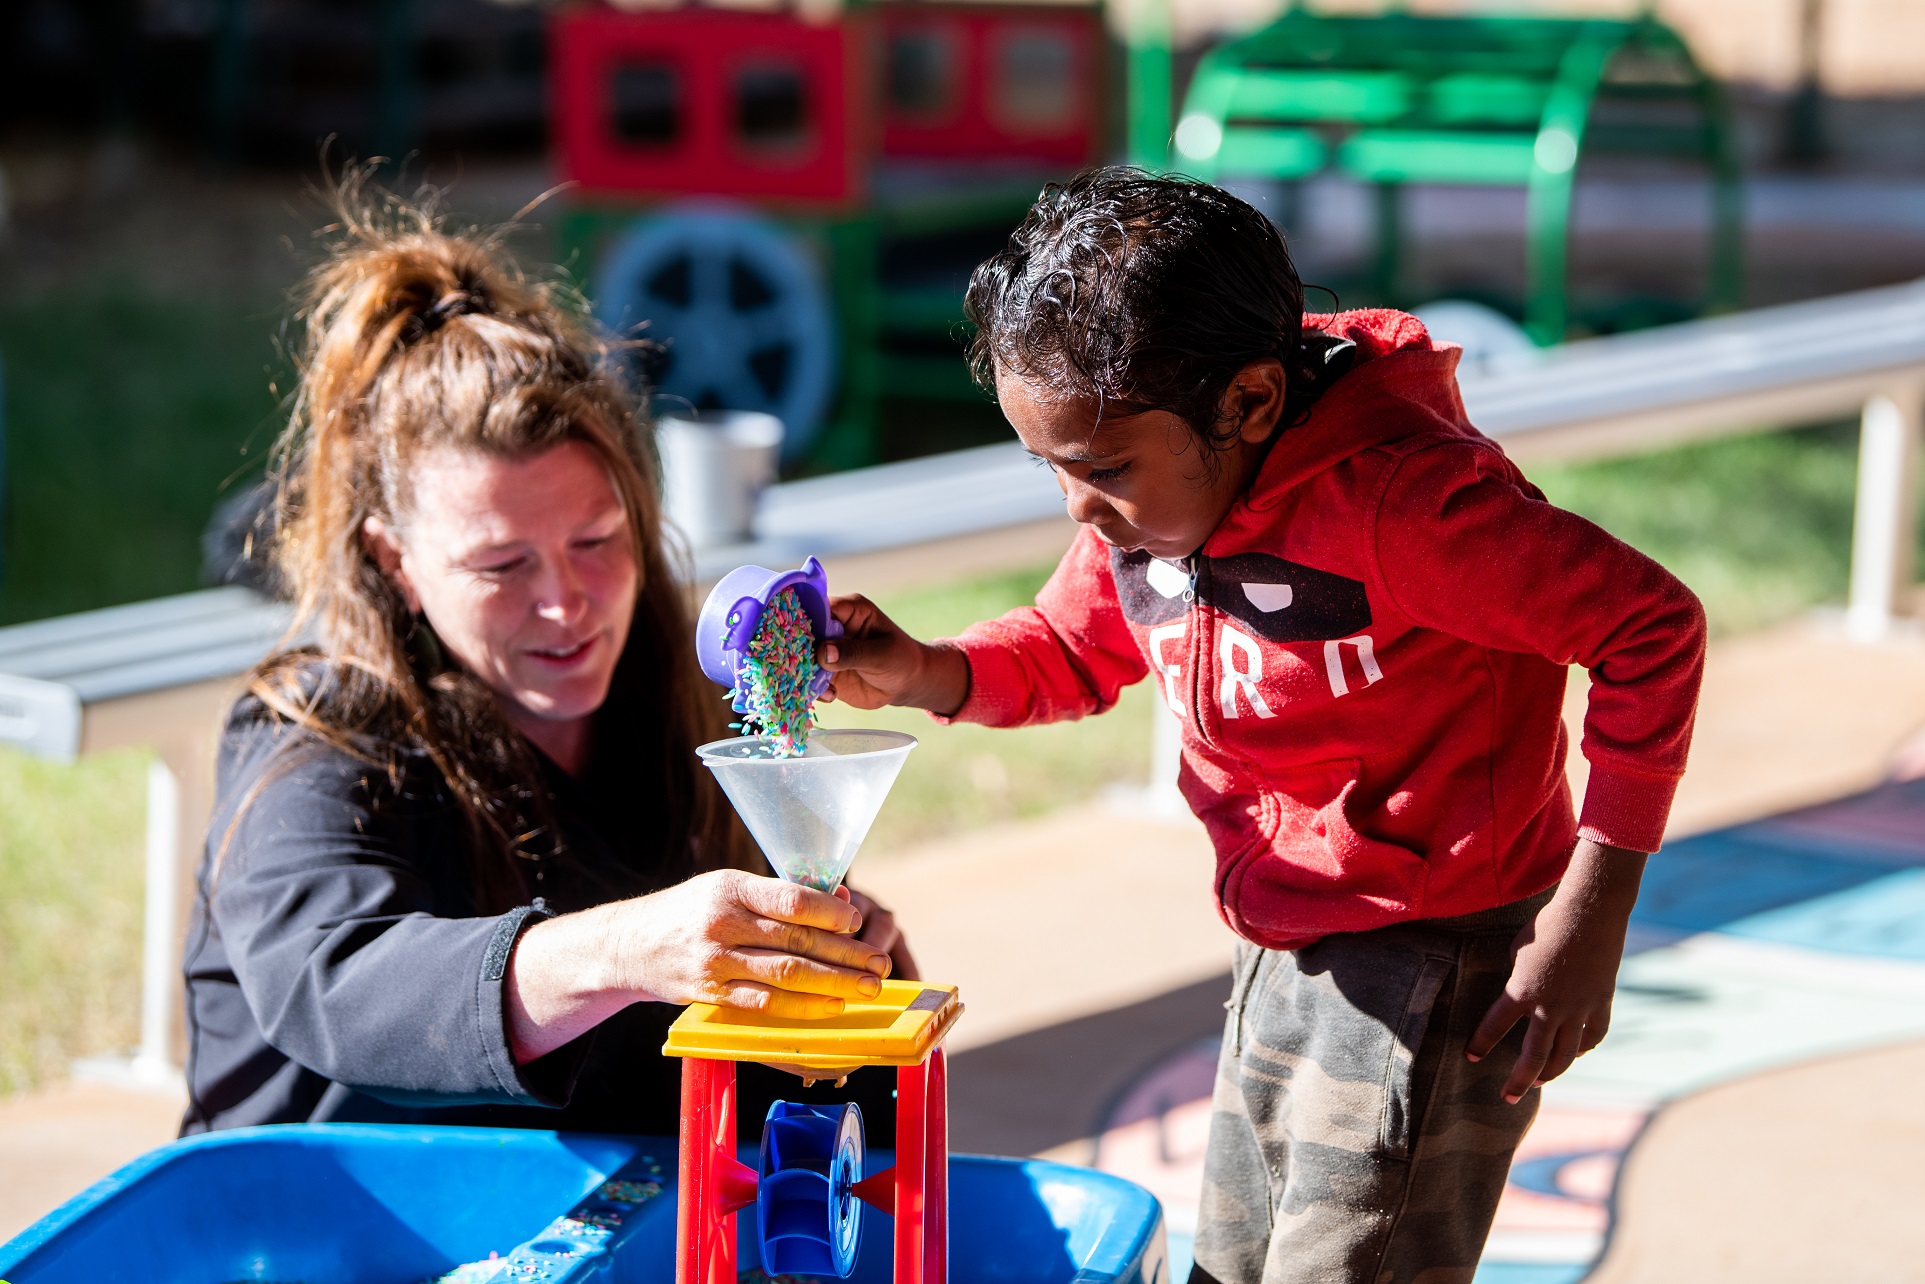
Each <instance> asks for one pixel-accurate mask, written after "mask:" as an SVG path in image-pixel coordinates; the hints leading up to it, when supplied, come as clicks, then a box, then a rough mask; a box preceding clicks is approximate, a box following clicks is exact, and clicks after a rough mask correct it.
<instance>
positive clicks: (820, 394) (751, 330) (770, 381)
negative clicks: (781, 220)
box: [595, 203, 836, 460]
mask: <svg viewBox="0 0 1925 1284" xmlns="http://www.w3.org/2000/svg"><path fill="white" fill-rule="evenodd" d="M595 299H596V312H597V314H598V315H599V316H600V318H601V320H602V322H603V324H605V325H607V326H608V327H609V328H610V329H611V330H613V331H615V332H616V333H617V334H621V335H625V336H628V335H632V336H636V337H640V338H643V339H647V340H651V341H653V342H654V343H657V344H660V345H661V347H660V348H659V349H657V350H656V351H654V352H653V353H652V354H651V355H649V357H648V358H647V359H646V360H645V361H644V367H645V369H646V370H647V372H648V374H649V376H650V382H651V383H652V384H653V385H654V388H655V391H657V392H659V393H664V394H667V395H668V396H671V397H675V398H679V399H681V400H683V401H686V402H688V403H689V404H691V405H693V406H694V407H695V409H697V410H763V411H767V412H768V413H770V414H772V415H775V416H776V417H777V418H779V419H780V420H781V421H782V422H783V424H784V425H785V426H786V428H787V429H788V432H787V435H786V436H785V437H784V438H783V442H782V457H783V458H784V459H785V460H792V459H797V458H800V457H801V455H802V454H803V453H804V452H805V451H806V450H807V448H808V445H809V442H810V441H811V440H812V439H813V437H814V436H815V433H816V430H817V429H818V428H820V427H821V424H822V418H823V416H824V415H825V414H826V413H827V411H828V408H829V398H830V396H831V395H832V394H833V393H834V391H835V373H836V324H835V312H834V309H833V308H832V307H831V306H830V301H829V296H828V293H827V291H826V290H825V289H824V288H823V285H822V281H821V278H820V274H819V273H818V271H817V269H816V267H815V264H814V263H813V262H812V261H811V260H810V257H809V255H808V254H807V253H806V252H805V251H804V249H803V248H802V246H801V245H799V244H798V243H797V241H796V239H795V238H794V237H793V236H791V235H789V234H788V233H786V232H784V231H783V230H782V229H781V228H780V227H777V226H776V225H775V224H773V223H771V222H769V221H768V220H767V219H763V218H758V217H756V216H755V215H753V214H750V213H748V212H746V211H743V210H740V209H737V208H734V207H732V206H727V205H715V204H706V203H691V204H685V205H676V206H671V207H669V208H668V209H666V210H664V211H662V212H660V213H658V214H655V215H652V216H650V217H648V218H645V219H643V220H641V221H640V222H638V223H637V224H636V225H635V226H634V228H633V229H632V230H630V231H629V232H628V233H627V234H626V235H625V236H623V237H622V238H621V239H620V240H619V241H617V242H616V244H615V246H614V247H613V249H612V251H611V252H610V253H609V254H608V256H607V258H605V259H604V260H603V262H602V270H601V274H600V276H599V277H598V278H597V281H596V286H595Z"/></svg>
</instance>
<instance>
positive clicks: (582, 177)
mask: <svg viewBox="0 0 1925 1284" xmlns="http://www.w3.org/2000/svg"><path fill="white" fill-rule="evenodd" d="M867 32H868V20H867V18H866V17H865V16H864V15H861V14H853V15H846V16H845V17H843V18H842V19H841V20H839V21H837V22H833V23H808V22H803V21H801V20H800V19H798V18H795V17H793V16H791V15H787V14H780V13H767V14H764V13H741V12H731V11H725V10H715V9H682V10H675V11H672V12H666V13H663V12H655V13H620V12H617V11H616V10H613V9H607V8H601V7H599V6H584V7H575V8H567V9H563V10H561V11H560V12H559V13H558V14H557V15H556V17H555V18H554V19H553V23H552V26H551V29H550V37H551V39H550V44H551V50H552V52H551V54H550V57H551V60H552V61H551V74H550V76H549V93H550V96H551V109H552V112H553V116H554V122H555V138H556V141H557V143H558V145H559V151H560V154H561V162H562V169H563V172H564V173H565V174H566V176H567V177H568V178H570V179H573V180H575V181H576V182H579V183H581V184H582V185H583V186H584V187H586V188H588V189H591V190H598V191H604V192H622V193H633V194H639V195H648V196H702V195H706V196H734V197H745V198H763V199H773V200H778V201H789V202H796V203H802V204H814V205H828V206H836V207H840V206H846V205H849V204H852V203H854V202H855V201H857V200H858V199H859V198H860V197H861V195H862V191H861V188H862V180H863V178H864V175H865V172H866V170H867V157H868V155H869V154H870V153H871V152H872V151H873V148H872V147H871V146H870V145H869V142H868V134H869V129H868V128H867V127H866V125H865V121H867V120H869V119H872V118H873V113H870V112H867V111H865V110H864V107H863V102H862V99H863V97H864V95H865V91H866V87H867V86H868V84H869V80H870V77H868V76H866V75H853V74H851V73H852V69H854V68H862V67H866V66H867V65H868V63H869V59H868V58H867V57H866V56H864V51H863V49H862V47H861V46H862V44H863V42H864V41H865V39H866V38H867ZM625 64H626V65H636V64H642V65H649V66H663V67H667V68H671V69H672V70H673V74H674V76H675V79H676V82H677V86H676V88H677V91H678V92H677V93H676V101H677V103H678V106H679V111H678V115H679V123H680V128H679V130H678V131H677V133H676V136H675V137H674V138H673V139H672V140H671V141H669V142H666V143H664V144H660V145H655V144H636V143H629V142H626V141H624V140H623V139H621V138H619V137H618V136H617V135H616V132H615V128H614V115H613V101H612V92H611V83H612V78H613V76H614V73H615V72H616V71H617V70H618V69H619V68H621V67H622V66H624V65H625ZM759 65H766V66H778V67H783V68H788V69H793V70H794V71H796V72H798V73H799V74H800V76H801V80H802V83H803V85H804V86H805V91H806V92H805V101H806V102H807V103H808V105H809V106H808V113H807V119H808V121H809V129H808V132H807V135H806V137H805V138H804V139H803V141H802V142H801V143H800V144H798V145H796V146H794V147H786V148H782V149H780V150H774V151H771V150H761V149H757V148H755V147H752V146H750V145H749V144H747V143H746V142H745V141H744V140H743V138H742V136H741V134H740V132H739V131H738V130H737V128H736V125H735V122H734V119H733V113H734V110H735V94H734V85H735V83H736V78H737V77H738V76H740V75H741V74H742V73H743V72H744V71H745V70H748V69H753V68H755V67H757V66H759Z"/></svg>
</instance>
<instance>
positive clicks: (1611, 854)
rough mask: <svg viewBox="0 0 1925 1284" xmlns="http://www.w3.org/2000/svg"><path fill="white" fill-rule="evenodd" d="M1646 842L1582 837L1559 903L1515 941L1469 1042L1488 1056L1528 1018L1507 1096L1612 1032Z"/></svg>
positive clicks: (1551, 1075)
mask: <svg viewBox="0 0 1925 1284" xmlns="http://www.w3.org/2000/svg"><path fill="white" fill-rule="evenodd" d="M1645 855H1646V853H1644V852H1634V851H1628V850H1626V849H1625V848H1622V847H1607V846H1605V845H1604V844H1602V843H1596V842H1592V841H1591V840H1590V839H1588V838H1581V839H1579V840H1578V844H1577V849H1576V850H1575V851H1574V852H1572V853H1571V864H1570V867H1569V868H1568V869H1566V870H1565V871H1564V881H1563V882H1562V883H1561V884H1559V885H1558V889H1557V894H1556V895H1555V896H1553V897H1552V898H1551V903H1550V904H1549V905H1546V906H1545V907H1544V908H1543V909H1541V910H1539V911H1538V914H1537V918H1536V920H1535V921H1533V922H1532V923H1531V925H1530V926H1529V927H1527V928H1525V929H1524V931H1523V932H1522V933H1520V934H1519V935H1518V938H1517V940H1516V941H1515V942H1514V943H1513V944H1512V946H1511V960H1512V961H1511V979H1510V980H1509V981H1507V982H1505V984H1504V993H1503V994H1502V995H1500V996H1499V997H1498V1000H1497V1002H1495V1003H1493V1004H1492V1005H1491V1009H1490V1011H1489V1012H1486V1013H1485V1014H1484V1019H1483V1021H1482V1022H1480V1023H1479V1024H1478V1027H1477V1030H1476V1031H1475V1032H1474V1033H1473V1034H1472V1035H1471V1038H1470V1043H1469V1045H1468V1046H1467V1048H1466V1051H1467V1053H1468V1054H1469V1056H1470V1059H1471V1060H1472V1061H1481V1060H1483V1059H1484V1057H1485V1056H1486V1055H1487V1054H1488V1053H1489V1052H1490V1051H1491V1049H1492V1048H1495V1047H1496V1046H1497V1045H1498V1043H1500V1042H1501V1041H1502V1040H1503V1038H1504V1036H1505V1035H1507V1034H1509V1033H1510V1032H1511V1030H1512V1028H1513V1027H1515V1026H1516V1025H1517V1023H1518V1022H1519V1021H1528V1022H1529V1023H1530V1024H1529V1025H1528V1026H1527V1028H1526V1029H1525V1031H1524V1047H1523V1050H1522V1051H1520V1052H1519V1053H1518V1056H1517V1064H1516V1065H1515V1066H1513V1067H1512V1068H1511V1077H1510V1078H1509V1079H1507V1080H1506V1081H1505V1083H1504V1099H1505V1100H1506V1101H1509V1102H1511V1103H1512V1104H1513V1105H1515V1104H1516V1103H1517V1102H1518V1101H1520V1100H1521V1099H1522V1098H1523V1096H1524V1094H1525V1093H1526V1092H1529V1091H1530V1089H1531V1085H1532V1084H1538V1083H1549V1082H1550V1081H1551V1080H1553V1079H1555V1078H1557V1077H1558V1076H1559V1075H1561V1074H1563V1073H1564V1072H1565V1071H1566V1070H1569V1069H1570V1068H1571V1063H1572V1062H1573V1061H1575V1060H1577V1059H1578V1058H1579V1057H1581V1056H1583V1055H1584V1054H1585V1053H1587V1052H1589V1051H1590V1050H1591V1049H1592V1048H1595V1047H1596V1046H1597V1045H1598V1044H1599V1043H1600V1042H1602V1041H1603V1039H1604V1036H1605V1034H1606V1033H1607V1032H1608V1031H1609V1030H1610V1028H1611V999H1612V997H1613V995H1614V994H1615V992H1616V990H1617V975H1618V963H1619V962H1620V961H1621V960H1622V959H1623V957H1624V932H1625V928H1626V926H1627V925H1628V924H1629V922H1630V919H1631V906H1632V905H1633V904H1634V903H1635V902H1636V901H1637V899H1638V883H1639V881H1640V880H1641V879H1642V878H1643V876H1644V861H1645Z"/></svg>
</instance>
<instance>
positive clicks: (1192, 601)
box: [1183, 553, 1217, 749]
mask: <svg viewBox="0 0 1925 1284" xmlns="http://www.w3.org/2000/svg"><path fill="white" fill-rule="evenodd" d="M1183 565H1184V569H1185V570H1187V571H1189V573H1190V584H1189V587H1188V588H1186V589H1184V590H1183V602H1184V605H1185V606H1187V607H1188V608H1189V612H1190V616H1189V619H1190V627H1189V628H1188V629H1187V630H1186V632H1187V633H1188V634H1189V637H1190V725H1191V726H1193V727H1195V728H1196V738H1197V739H1198V740H1200V741H1202V742H1203V743H1204V744H1205V745H1208V746H1209V747H1210V748H1212V749H1214V748H1216V747H1217V745H1216V739H1215V737H1213V736H1211V734H1210V731H1209V728H1208V726H1207V725H1205V723H1204V721H1203V718H1204V713H1205V710H1204V708H1203V661H1204V660H1205V658H1206V657H1207V656H1208V655H1209V650H1210V644H1209V639H1208V638H1207V637H1205V636H1204V635H1205V634H1206V633H1207V632H1208V625H1209V622H1210V620H1209V612H1207V611H1205V610H1204V609H1203V603H1202V600H1201V594H1199V593H1198V591H1197V581H1198V579H1199V578H1200V577H1201V575H1202V573H1203V559H1202V557H1201V555H1200V554H1196V553H1192V554H1191V555H1190V556H1188V557H1186V558H1184V559H1183Z"/></svg>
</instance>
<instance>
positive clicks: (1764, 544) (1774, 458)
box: [1529, 424, 1858, 636]
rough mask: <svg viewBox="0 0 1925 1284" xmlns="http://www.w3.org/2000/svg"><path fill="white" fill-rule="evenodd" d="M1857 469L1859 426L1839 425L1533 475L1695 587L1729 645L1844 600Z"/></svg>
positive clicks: (1553, 495)
mask: <svg viewBox="0 0 1925 1284" xmlns="http://www.w3.org/2000/svg"><path fill="white" fill-rule="evenodd" d="M1857 469H1858V429H1857V425H1856V424H1834V425H1830V426H1827V427H1821V428H1809V429H1804V430H1800V431H1796V432H1779V433H1763V434H1759V435H1757V436H1752V437H1734V438H1729V439H1727V440H1723V441H1714V442H1707V443H1704V444H1702V445H1696V446H1688V447H1685V448H1684V449H1681V450H1670V451H1665V452H1663V453H1660V454H1655V455H1644V456H1639V457H1636V458H1630V459H1618V460H1611V461H1608V462H1604V463H1592V464H1583V465H1566V466H1561V467H1543V466H1539V467H1535V468H1532V469H1530V470H1529V471H1530V475H1531V479H1532V480H1533V481H1535V482H1536V483H1537V484H1538V485H1539V486H1540V487H1542V488H1543V490H1544V492H1545V494H1546V495H1547V496H1548V497H1549V498H1550V500H1551V502H1552V503H1555V504H1558V505H1561V506H1562V507H1564V508H1568V509H1570V510H1571V511H1573V512H1576V513H1582V514H1583V515H1584V516H1586V517H1588V518H1590V519H1591V520H1592V521H1594V522H1596V523H1598V525H1600V526H1602V527H1604V528H1605V529H1606V530H1608V531H1610V532H1611V533H1612V534H1614V535H1616V536H1618V537H1619V538H1620V539H1623V540H1625V541H1627V542H1629V543H1630V544H1632V545H1634V546H1636V547H1637V548H1640V549H1642V550H1643V551H1644V552H1646V553H1648V554H1650V555H1651V556H1652V557H1654V558H1656V559H1657V560H1658V561H1660V562H1662V563H1663V564H1664V565H1665V567H1666V568H1668V569H1669V570H1670V571H1671V572H1672V574H1674V575H1676V576H1677V577H1678V578H1679V579H1681V580H1683V581H1684V582H1685V583H1686V584H1689V585H1690V586H1691V587H1692V589H1693V590H1694V591H1696V593H1697V594H1698V596H1699V597H1700V598H1702V599H1703V600H1704V604H1705V612H1706V614H1707V615H1708V616H1709V618H1710V621H1711V630H1712V633H1713V634H1714V635H1716V636H1728V635H1730V634H1733V633H1742V632H1745V631H1747V630H1751V629H1757V628H1761V627H1763V626H1765V625H1768V624H1772V623H1774V622H1776V621H1779V620H1784V619H1788V618H1790V617H1791V616H1794V615H1797V614H1798V613H1799V612H1801V611H1805V610H1808V609H1810V608H1811V607H1813V606H1816V605H1818V604H1819V603H1822V602H1835V601H1842V600H1843V599H1844V596H1845V588H1846V583H1847V580H1848V579H1849V576H1850V569H1851V522H1852V494H1853V490H1854V488H1855V486H1856V483H1857Z"/></svg>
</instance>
